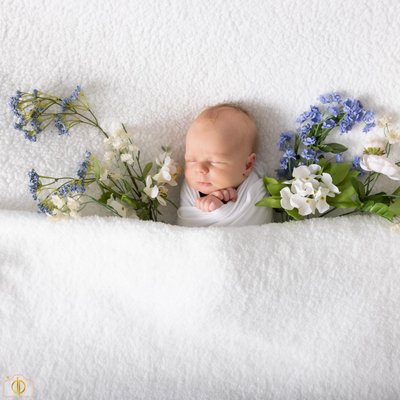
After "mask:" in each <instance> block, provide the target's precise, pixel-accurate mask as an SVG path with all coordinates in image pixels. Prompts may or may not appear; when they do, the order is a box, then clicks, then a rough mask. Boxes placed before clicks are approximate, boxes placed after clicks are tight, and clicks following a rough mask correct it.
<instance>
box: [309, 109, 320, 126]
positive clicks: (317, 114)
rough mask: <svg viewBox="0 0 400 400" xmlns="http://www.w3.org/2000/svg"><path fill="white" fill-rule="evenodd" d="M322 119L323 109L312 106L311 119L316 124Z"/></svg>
mask: <svg viewBox="0 0 400 400" xmlns="http://www.w3.org/2000/svg"><path fill="white" fill-rule="evenodd" d="M321 119H322V114H321V111H320V110H319V108H318V107H316V106H310V120H311V122H313V123H314V124H317V123H318V122H319V121H321Z"/></svg>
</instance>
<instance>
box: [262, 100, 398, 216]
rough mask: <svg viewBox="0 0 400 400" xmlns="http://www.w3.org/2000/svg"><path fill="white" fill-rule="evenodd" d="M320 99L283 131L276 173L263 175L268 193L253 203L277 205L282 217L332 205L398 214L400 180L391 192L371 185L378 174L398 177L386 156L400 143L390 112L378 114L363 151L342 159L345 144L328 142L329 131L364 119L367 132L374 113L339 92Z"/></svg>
mask: <svg viewBox="0 0 400 400" xmlns="http://www.w3.org/2000/svg"><path fill="white" fill-rule="evenodd" d="M318 100H319V102H320V103H321V104H320V105H318V106H315V105H312V106H310V110H309V111H306V112H304V113H302V114H301V115H300V116H299V117H298V118H297V119H296V122H297V127H296V131H295V132H292V131H288V132H283V133H281V135H280V138H279V141H278V147H279V150H280V151H282V152H283V154H282V158H281V160H280V165H279V168H278V169H277V170H276V172H277V175H278V179H275V178H273V177H268V176H267V177H264V184H265V188H266V190H267V192H268V194H269V195H270V196H268V197H265V198H264V199H262V200H261V201H259V202H258V203H257V205H259V206H265V207H271V208H273V209H275V211H276V212H277V213H278V215H280V216H281V220H284V221H287V220H300V219H303V218H309V217H311V216H314V217H323V216H325V215H327V214H329V213H331V212H332V211H334V210H339V213H340V215H345V214H346V215H347V214H350V213H355V212H360V213H372V214H376V215H379V216H381V217H383V218H386V219H388V220H390V221H392V222H393V221H395V220H398V219H399V217H400V186H399V187H398V188H397V189H396V190H395V191H394V192H393V193H386V192H378V193H375V192H374V190H373V189H374V187H375V184H376V182H377V180H378V179H379V178H380V177H381V176H382V175H384V176H386V177H388V178H390V179H392V180H395V181H399V180H400V167H399V165H400V162H399V161H396V160H392V159H391V158H390V157H389V156H390V153H391V149H392V146H397V145H398V144H399V143H400V131H399V130H395V129H392V128H391V126H390V124H389V119H388V118H383V119H381V120H380V121H379V125H380V126H381V127H382V128H383V132H382V133H381V135H380V136H374V137H373V138H371V139H370V140H366V142H365V144H364V150H363V154H362V155H361V156H356V157H355V158H354V159H353V160H352V161H351V162H346V161H345V159H346V151H347V150H348V149H347V147H346V146H344V145H342V144H339V143H331V142H329V141H328V138H329V135H330V134H331V133H332V132H335V130H336V131H339V133H340V134H341V135H343V134H346V133H347V132H349V131H351V130H352V128H353V127H354V126H355V125H356V124H363V132H365V133H368V132H370V131H371V130H372V129H373V128H374V127H375V120H374V113H373V112H372V111H369V110H365V109H364V108H363V106H362V104H361V102H360V101H359V100H357V99H352V98H347V99H342V97H341V96H340V95H339V94H337V93H329V94H327V95H323V96H320V97H319V98H318ZM340 211H345V212H344V213H343V212H340Z"/></svg>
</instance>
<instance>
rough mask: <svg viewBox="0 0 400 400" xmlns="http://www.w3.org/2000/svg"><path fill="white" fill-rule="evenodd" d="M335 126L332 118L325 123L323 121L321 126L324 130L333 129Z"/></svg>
mask: <svg viewBox="0 0 400 400" xmlns="http://www.w3.org/2000/svg"><path fill="white" fill-rule="evenodd" d="M335 126H336V122H335V121H334V120H333V119H332V118H330V119H328V120H326V121H324V122H323V124H322V128H324V129H326V128H328V129H329V128H333V127H335Z"/></svg>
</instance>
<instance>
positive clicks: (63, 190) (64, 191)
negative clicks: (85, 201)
mask: <svg viewBox="0 0 400 400" xmlns="http://www.w3.org/2000/svg"><path fill="white" fill-rule="evenodd" d="M84 191H85V186H84V185H83V182H82V181H81V185H75V184H72V183H66V184H65V185H62V186H61V187H60V188H59V189H58V193H59V195H60V196H68V195H69V194H70V193H84Z"/></svg>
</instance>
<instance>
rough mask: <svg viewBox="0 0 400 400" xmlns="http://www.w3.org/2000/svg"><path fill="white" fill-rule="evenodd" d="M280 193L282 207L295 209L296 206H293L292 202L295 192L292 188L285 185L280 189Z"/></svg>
mask: <svg viewBox="0 0 400 400" xmlns="http://www.w3.org/2000/svg"><path fill="white" fill-rule="evenodd" d="M280 194H281V207H282V208H284V209H285V210H293V208H294V206H292V203H291V202H290V199H291V198H292V196H293V193H292V192H291V191H290V189H289V188H288V187H285V188H283V189H282V190H281V191H280Z"/></svg>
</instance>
